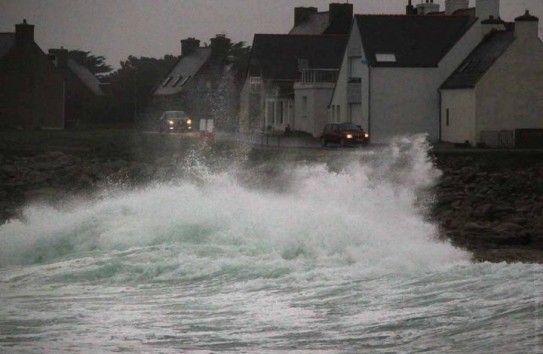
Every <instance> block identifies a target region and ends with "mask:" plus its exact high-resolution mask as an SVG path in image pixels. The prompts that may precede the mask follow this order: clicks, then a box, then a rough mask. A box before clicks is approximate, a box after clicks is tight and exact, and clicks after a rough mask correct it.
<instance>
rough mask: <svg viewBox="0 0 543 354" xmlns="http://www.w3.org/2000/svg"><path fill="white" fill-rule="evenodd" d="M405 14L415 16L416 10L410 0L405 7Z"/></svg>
mask: <svg viewBox="0 0 543 354" xmlns="http://www.w3.org/2000/svg"><path fill="white" fill-rule="evenodd" d="M405 14H406V15H416V14H417V9H415V6H413V3H412V2H411V0H409V2H408V4H407V6H406V7H405Z"/></svg>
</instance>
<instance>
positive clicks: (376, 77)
mask: <svg viewBox="0 0 543 354" xmlns="http://www.w3.org/2000/svg"><path fill="white" fill-rule="evenodd" d="M480 31H481V29H480V25H479V24H474V25H473V26H472V27H471V28H470V29H469V30H468V31H467V32H466V33H465V34H464V36H463V37H462V38H461V39H460V40H459V41H458V42H457V43H456V45H455V46H454V47H453V48H452V49H451V50H450V51H449V52H448V53H447V55H446V56H445V57H444V58H443V59H442V60H441V62H440V63H439V66H438V67H437V68H382V67H373V68H371V69H370V71H371V72H370V76H371V78H370V80H371V114H370V136H371V137H372V142H373V143H388V142H389V141H390V139H392V138H393V137H395V136H398V135H406V134H417V133H426V134H428V138H429V140H430V141H437V140H438V139H439V119H440V104H439V92H438V89H439V87H440V86H441V85H442V84H443V82H444V81H445V80H446V79H447V77H449V75H451V74H452V72H453V71H454V70H455V69H456V68H457V67H458V65H460V63H461V62H462V61H463V60H464V59H465V58H466V57H467V56H468V54H469V53H470V52H471V51H472V50H473V49H474V48H475V47H476V46H477V44H479V41H480V33H481V32H480Z"/></svg>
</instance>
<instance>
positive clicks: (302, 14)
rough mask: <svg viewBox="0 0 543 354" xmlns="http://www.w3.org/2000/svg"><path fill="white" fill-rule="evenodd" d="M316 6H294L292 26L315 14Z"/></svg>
mask: <svg viewBox="0 0 543 354" xmlns="http://www.w3.org/2000/svg"><path fill="white" fill-rule="evenodd" d="M316 13H317V8H316V7H295V8H294V27H296V26H298V25H299V24H301V23H302V22H304V21H305V20H307V18H308V17H309V16H310V15H311V14H316Z"/></svg>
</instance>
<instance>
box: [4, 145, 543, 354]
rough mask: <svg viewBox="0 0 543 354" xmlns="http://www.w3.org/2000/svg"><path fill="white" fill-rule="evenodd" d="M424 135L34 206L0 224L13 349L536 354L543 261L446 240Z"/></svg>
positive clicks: (189, 166)
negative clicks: (504, 256) (438, 222)
mask: <svg viewBox="0 0 543 354" xmlns="http://www.w3.org/2000/svg"><path fill="white" fill-rule="evenodd" d="M426 148H427V147H426V144H425V142H424V139H423V137H416V138H414V139H400V140H398V141H397V142H396V143H395V144H393V145H392V146H391V147H389V148H385V149H382V150H375V151H364V150H362V151H358V152H355V151H350V152H349V153H345V154H343V153H341V154H340V153H339V152H338V153H335V152H331V154H332V155H326V156H324V157H323V161H320V162H315V163H294V162H290V163H284V162H281V163H277V162H275V161H268V162H265V163H263V164H262V165H257V166H254V164H247V165H245V167H243V168H241V166H244V163H243V161H240V162H239V163H236V164H235V168H222V169H221V168H217V167H216V165H213V164H212V161H205V160H202V159H199V158H195V157H196V155H193V156H192V157H191V158H189V159H188V160H187V161H185V163H184V167H183V168H184V170H185V172H188V173H185V174H184V175H183V176H184V177H182V178H181V179H180V180H179V181H174V182H172V183H169V184H157V185H151V186H148V187H147V188H143V189H139V190H133V191H129V192H127V191H124V192H121V191H109V193H105V194H104V197H102V198H99V199H96V200H86V201H80V202H79V203H76V204H72V205H64V206H61V207H58V208H53V207H51V206H45V205H42V206H39V205H34V206H28V207H27V208H26V209H25V212H24V215H25V218H24V220H23V221H14V222H11V223H8V224H5V225H3V226H1V227H0V262H1V267H0V288H1V289H2V291H0V303H1V304H2V306H0V351H2V350H4V351H10V352H11V351H14V350H15V351H20V352H25V353H27V352H28V353H43V352H71V351H74V350H78V351H88V352H119V351H123V352H133V353H138V352H171V353H174V352H191V351H193V352H194V351H198V350H206V351H207V352H209V351H217V352H219V351H223V352H224V351H228V352H234V351H243V352H258V353H266V352H296V351H298V352H314V351H319V352H327V353H333V352H358V353H360V352H422V351H427V352H453V353H467V352H469V353H487V352H489V351H493V352H496V351H502V352H519V353H524V352H540V351H541V350H540V348H541V338H542V337H541V321H540V318H541V316H540V315H541V304H542V300H543V297H542V294H541V289H542V286H543V276H542V275H543V271H542V270H543V268H542V267H541V266H539V265H527V264H515V265H507V264H473V263H470V262H469V261H468V254H466V253H465V252H463V251H460V250H457V249H455V248H453V247H452V246H450V245H449V244H447V243H443V242H440V241H438V240H437V239H436V237H435V236H436V233H437V232H438V231H437V228H436V226H435V225H434V224H432V223H431V222H429V221H427V220H426V218H425V213H426V209H425V208H427V206H428V205H429V204H428V203H429V202H431V197H432V194H431V191H430V190H429V188H430V187H431V186H432V185H433V183H435V181H436V178H437V177H438V176H439V171H437V170H436V169H435V168H434V166H433V165H432V163H431V161H429V160H428V157H427V155H426V151H427V150H426ZM329 157H332V158H331V159H329ZM338 158H339V159H340V160H338ZM211 165H213V168H211ZM219 165H220V164H219ZM186 170H188V171H186ZM104 339H107V340H104Z"/></svg>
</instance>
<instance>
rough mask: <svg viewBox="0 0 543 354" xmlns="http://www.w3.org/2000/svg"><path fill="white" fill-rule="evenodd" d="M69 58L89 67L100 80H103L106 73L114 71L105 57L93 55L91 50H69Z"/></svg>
mask: <svg viewBox="0 0 543 354" xmlns="http://www.w3.org/2000/svg"><path fill="white" fill-rule="evenodd" d="M68 58H70V59H72V60H74V61H75V62H77V63H79V64H80V65H83V66H84V67H86V68H87V69H89V71H90V72H91V73H93V74H94V75H95V76H96V77H97V78H98V79H100V80H103V79H104V77H105V76H106V74H108V73H110V72H111V71H113V69H112V68H111V66H109V65H107V64H106V58H105V57H103V56H101V55H98V56H97V55H93V54H91V52H85V51H83V50H80V49H74V50H69V51H68Z"/></svg>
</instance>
